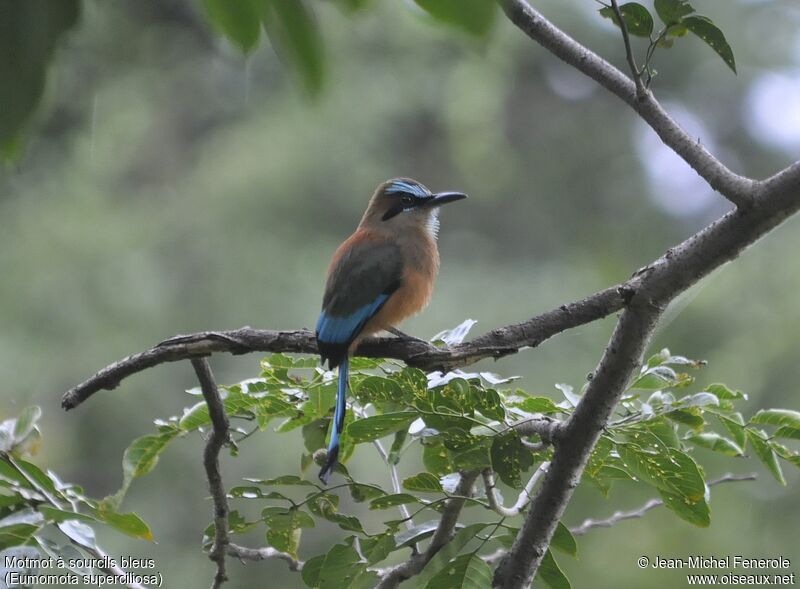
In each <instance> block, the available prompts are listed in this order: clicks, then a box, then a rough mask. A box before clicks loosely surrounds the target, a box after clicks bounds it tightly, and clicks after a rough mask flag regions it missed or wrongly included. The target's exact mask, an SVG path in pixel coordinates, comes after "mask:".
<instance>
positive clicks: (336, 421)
mask: <svg viewBox="0 0 800 589" xmlns="http://www.w3.org/2000/svg"><path fill="white" fill-rule="evenodd" d="M349 365H350V359H349V358H348V357H347V356H345V357H344V360H342V363H341V364H339V387H338V389H337V390H336V409H335V410H334V412H333V427H332V428H331V441H330V444H328V457H327V458H326V459H325V465H324V466H323V467H322V470H320V471H319V480H321V481H322V482H323V483H324V484H326V485H327V484H328V480H329V479H330V478H331V472H333V469H334V468H335V467H336V465H337V464H338V463H339V461H338V458H339V436H340V435H341V433H342V430H343V429H344V415H345V412H346V411H347V372H348V368H349Z"/></svg>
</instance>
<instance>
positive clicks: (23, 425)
mask: <svg viewBox="0 0 800 589" xmlns="http://www.w3.org/2000/svg"><path fill="white" fill-rule="evenodd" d="M41 417H42V409H41V407H39V406H38V405H33V406H31V407H26V408H25V409H23V410H22V412H20V414H19V417H17V419H16V422H15V423H14V445H16V444H19V443H20V442H21V441H22V440H24V439H25V438H26V437H28V435H30V433H31V432H32V431H33V430H34V428H35V427H36V424H37V423H38V421H39V419H40V418H41Z"/></svg>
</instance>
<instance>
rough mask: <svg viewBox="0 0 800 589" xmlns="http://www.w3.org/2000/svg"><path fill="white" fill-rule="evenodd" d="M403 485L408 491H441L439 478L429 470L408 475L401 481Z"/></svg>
mask: <svg viewBox="0 0 800 589" xmlns="http://www.w3.org/2000/svg"><path fill="white" fill-rule="evenodd" d="M403 487H404V488H405V489H408V490H409V491H420V492H422V493H441V492H443V489H442V485H441V483H439V479H438V478H436V477H435V476H434V475H432V474H431V473H429V472H421V473H419V474H415V475H414V476H410V477H408V478H407V479H405V480H404V481H403Z"/></svg>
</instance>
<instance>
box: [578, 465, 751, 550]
mask: <svg viewBox="0 0 800 589" xmlns="http://www.w3.org/2000/svg"><path fill="white" fill-rule="evenodd" d="M757 478H758V475H756V474H747V475H735V474H731V473H728V474H726V475H724V476H721V477H720V478H718V479H716V480H714V481H711V482H709V483H708V486H709V487H713V486H714V485H719V484H721V483H736V482H741V481H754V480H756V479H757ZM662 505H664V501H663V500H661V499H650V500H649V501H648V502H647V503H645V504H644V505H642V506H641V507H639V508H638V509H632V510H630V511H615V512H614V513H613V514H612V515H611V516H610V517H607V518H606V519H592V518H588V519H586V520H584V522H583V523H582V524H581V525H579V526H575V527H574V528H570V530H569V531H570V532H572V535H573V536H583V535H584V534H585V533H586V532H588V531H589V530H593V529H594V528H610V527H611V526H613V525H615V524H617V523H619V522H621V521H625V520H627V519H637V518H640V517H643V516H644V514H646V513H647V512H648V511H650V510H651V509H655V508H656V507H661V506H662Z"/></svg>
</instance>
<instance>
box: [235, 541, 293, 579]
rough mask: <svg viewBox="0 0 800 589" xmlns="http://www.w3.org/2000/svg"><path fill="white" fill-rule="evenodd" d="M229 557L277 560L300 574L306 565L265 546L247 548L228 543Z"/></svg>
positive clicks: (287, 554) (289, 555)
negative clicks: (282, 561)
mask: <svg viewBox="0 0 800 589" xmlns="http://www.w3.org/2000/svg"><path fill="white" fill-rule="evenodd" d="M227 552H228V556H234V557H236V558H239V559H241V560H269V559H272V558H277V559H280V560H284V561H286V564H288V565H289V570H290V571H295V572H300V571H302V570H303V565H304V564H305V563H304V562H303V561H302V560H298V559H296V558H295V557H294V556H292V555H291V554H289V553H288V552H281V551H280V550H276V549H275V548H272V547H271V546H264V547H262V548H247V547H246V546H239V545H238V544H233V543H231V542H229V543H228V548H227Z"/></svg>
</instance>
